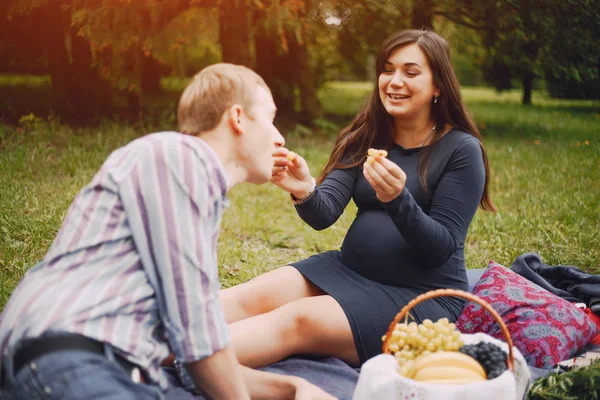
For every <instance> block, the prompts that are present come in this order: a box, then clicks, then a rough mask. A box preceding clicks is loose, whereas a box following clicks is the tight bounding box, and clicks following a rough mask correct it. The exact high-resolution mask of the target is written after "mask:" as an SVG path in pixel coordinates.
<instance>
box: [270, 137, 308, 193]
mask: <svg viewBox="0 0 600 400" xmlns="http://www.w3.org/2000/svg"><path fill="white" fill-rule="evenodd" d="M289 154H291V155H293V159H292V160H291V161H290V160H289V159H288V155H289ZM273 156H274V157H275V164H274V167H273V177H272V178H271V182H273V183H274V184H275V185H277V186H279V187H280V188H282V189H283V190H285V191H286V192H289V193H291V194H293V195H294V197H296V198H297V199H302V198H304V197H306V196H308V194H309V193H310V192H311V191H312V190H313V189H314V186H315V180H314V178H313V177H312V176H311V174H310V169H309V168H308V164H307V163H306V160H305V159H304V158H302V157H301V156H300V155H298V154H296V153H291V152H290V151H289V150H288V149H286V148H284V147H282V148H279V149H278V150H277V151H276V152H275V154H274V155H273ZM290 158H291V157H290Z"/></svg>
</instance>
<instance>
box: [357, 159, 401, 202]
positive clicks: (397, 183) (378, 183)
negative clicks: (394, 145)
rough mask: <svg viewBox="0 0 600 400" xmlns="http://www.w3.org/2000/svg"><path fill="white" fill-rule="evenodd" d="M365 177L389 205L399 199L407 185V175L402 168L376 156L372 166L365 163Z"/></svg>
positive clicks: (381, 199) (378, 195) (380, 199)
mask: <svg viewBox="0 0 600 400" xmlns="http://www.w3.org/2000/svg"><path fill="white" fill-rule="evenodd" d="M363 175H364V176H365V178H366V179H367V182H369V184H370V185H371V187H372V188H373V189H374V190H375V193H376V194H377V198H378V199H379V201H381V202H382V203H389V202H390V201H392V200H394V199H395V198H396V197H398V195H399V194H400V193H401V192H402V190H404V184H405V183H406V174H405V173H404V171H403V170H402V168H400V167H399V166H398V165H397V164H395V163H393V162H391V161H390V160H388V159H387V158H385V157H381V156H375V162H373V163H372V164H370V163H368V162H365V163H364V165H363Z"/></svg>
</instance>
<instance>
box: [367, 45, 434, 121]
mask: <svg viewBox="0 0 600 400" xmlns="http://www.w3.org/2000/svg"><path fill="white" fill-rule="evenodd" d="M378 82H379V97H380V98H381V102H382V103H383V107H385V109H386V111H387V112H388V113H389V114H390V115H391V116H392V117H394V118H403V119H405V118H415V117H417V116H418V115H420V114H421V113H429V112H430V107H431V102H432V101H433V98H434V97H435V96H437V95H439V91H438V89H437V88H436V87H435V86H434V83H433V73H432V71H431V68H430V67H429V61H428V60H427V57H426V56H425V53H423V51H422V50H421V48H420V47H419V45H417V44H416V43H413V44H409V45H406V46H403V47H399V48H396V49H394V50H393V51H392V53H391V54H390V56H389V57H388V59H387V60H386V62H385V64H384V67H383V71H382V72H381V75H379V81H378Z"/></svg>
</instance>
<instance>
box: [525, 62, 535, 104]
mask: <svg viewBox="0 0 600 400" xmlns="http://www.w3.org/2000/svg"><path fill="white" fill-rule="evenodd" d="M533 79H534V74H533V71H531V70H527V71H525V73H524V75H523V104H526V105H527V104H531V92H532V90H533Z"/></svg>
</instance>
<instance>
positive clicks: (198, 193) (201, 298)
mask: <svg viewBox="0 0 600 400" xmlns="http://www.w3.org/2000/svg"><path fill="white" fill-rule="evenodd" d="M146 146H147V148H146V149H145V150H144V151H142V152H140V153H141V154H140V155H139V160H138V162H136V163H135V165H134V167H133V168H132V170H131V173H130V174H128V175H127V179H126V181H124V182H122V184H121V185H120V186H121V188H122V193H121V195H122V197H123V204H124V207H125V208H126V215H127V218H128V219H129V220H130V221H129V222H130V225H131V230H132V234H133V240H134V241H135V244H136V247H137V248H138V251H139V253H140V257H141V259H142V264H143V266H144V270H145V271H146V272H147V274H148V278H149V280H150V282H151V284H152V286H153V287H154V290H155V294H156V300H157V303H158V308H159V312H160V318H161V322H162V323H163V325H164V327H165V329H166V334H167V339H168V341H169V345H170V348H171V351H172V352H173V353H174V354H175V357H176V358H177V359H178V360H180V361H182V362H184V363H189V362H193V361H196V360H200V359H202V358H204V357H207V356H210V355H212V354H214V353H215V352H217V351H219V350H220V349H222V348H224V347H225V346H226V345H227V343H228V340H229V339H228V330H227V324H226V322H225V318H224V315H223V311H222V308H221V304H220V302H219V290H220V283H219V277H218V269H217V259H216V242H217V237H218V232H219V225H220V214H221V209H220V207H222V204H221V203H222V202H223V201H224V198H223V196H222V194H221V189H220V188H219V187H218V182H216V181H218V180H217V179H215V176H214V170H213V171H211V169H210V168H209V167H207V164H205V162H203V160H201V159H200V157H199V156H198V154H197V153H196V152H195V151H194V150H193V149H191V148H190V147H189V145H188V144H186V143H185V142H181V141H178V140H162V141H156V142H151V144H149V145H148V144H147V145H146Z"/></svg>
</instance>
